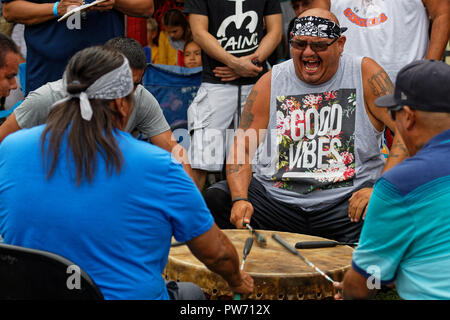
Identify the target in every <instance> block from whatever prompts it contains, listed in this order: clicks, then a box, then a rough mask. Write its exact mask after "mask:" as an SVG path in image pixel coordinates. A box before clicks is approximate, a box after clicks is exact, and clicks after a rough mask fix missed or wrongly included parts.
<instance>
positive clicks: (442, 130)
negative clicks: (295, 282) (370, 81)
mask: <svg viewBox="0 0 450 320" xmlns="http://www.w3.org/2000/svg"><path fill="white" fill-rule="evenodd" d="M449 92H450V66H449V65H447V64H445V63H443V62H440V61H435V60H420V61H415V62H412V63H410V64H409V65H407V66H405V67H404V68H403V69H402V70H400V72H399V74H398V76H397V81H396V86H395V92H394V94H391V95H387V96H384V97H380V98H378V99H377V100H376V101H375V103H376V105H377V106H378V107H386V108H388V110H389V111H390V113H391V117H392V118H393V119H394V120H395V123H396V126H397V129H398V132H399V134H400V135H401V137H402V138H403V140H404V142H405V145H406V147H407V149H408V152H409V154H410V155H411V156H412V157H411V158H408V159H406V160H404V161H403V162H402V163H400V164H398V165H397V166H395V167H394V168H392V169H391V170H389V171H387V172H386V173H385V174H383V175H382V177H381V178H380V179H379V180H378V182H377V183H376V185H375V188H374V191H373V193H372V197H371V198H370V203H369V207H368V210H367V214H366V219H365V223H364V226H363V229H362V233H361V237H360V243H359V246H358V247H357V249H356V250H355V252H354V254H353V262H352V269H350V270H349V271H348V272H347V274H346V276H345V278H344V282H343V286H342V284H337V287H343V297H344V298H349V299H352V298H353V299H355V298H356V299H358V298H359V299H361V298H363V299H364V298H369V297H371V296H372V295H373V294H374V293H375V292H376V289H379V288H380V286H381V285H387V284H391V283H395V285H396V288H397V290H398V293H399V295H400V297H402V298H403V299H415V300H417V299H420V300H422V299H450V278H449V276H448V273H447V272H446V270H448V266H449V265H450V205H449V203H450V161H449V160H448V158H449V156H450V96H449ZM341 297H342V296H341V295H338V296H337V297H336V298H341Z"/></svg>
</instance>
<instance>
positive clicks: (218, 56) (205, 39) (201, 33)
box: [192, 30, 237, 68]
mask: <svg viewBox="0 0 450 320" xmlns="http://www.w3.org/2000/svg"><path fill="white" fill-rule="evenodd" d="M192 35H193V38H194V41H195V42H196V43H197V44H198V45H199V46H200V47H201V48H202V50H203V51H205V53H206V54H207V55H208V56H210V57H211V58H213V59H215V60H217V61H220V62H222V63H223V64H224V65H227V66H229V67H230V68H233V67H234V65H235V64H236V63H237V62H236V61H237V58H236V57H235V56H233V55H232V54H230V53H228V52H227V51H225V49H224V48H222V46H221V45H220V43H219V42H218V41H217V39H216V38H215V37H214V36H212V35H211V34H210V33H209V32H208V31H207V30H196V31H194V30H193V32H192Z"/></svg>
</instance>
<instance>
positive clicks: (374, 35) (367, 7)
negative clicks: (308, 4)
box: [331, 0, 429, 82]
mask: <svg viewBox="0 0 450 320" xmlns="http://www.w3.org/2000/svg"><path fill="white" fill-rule="evenodd" d="M331 12H333V13H334V14H335V15H336V16H337V18H338V19H339V22H340V25H341V27H347V28H348V30H347V31H346V32H345V33H344V35H345V36H346V38H347V41H346V43H345V48H344V52H346V53H349V54H355V55H360V56H366V57H370V58H372V59H374V60H375V61H376V62H378V64H380V65H381V66H382V67H383V68H384V69H385V70H386V72H387V73H388V75H389V77H390V78H391V80H392V81H393V82H395V78H396V76H397V73H398V71H399V70H400V69H401V68H402V67H403V66H405V65H406V64H408V63H410V62H412V61H414V60H420V59H423V58H424V57H425V55H426V51H427V50H428V46H429V36H428V27H429V19H428V16H427V12H426V9H425V7H424V5H423V3H422V0H332V1H331Z"/></svg>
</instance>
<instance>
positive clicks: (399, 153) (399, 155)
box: [382, 132, 409, 173]
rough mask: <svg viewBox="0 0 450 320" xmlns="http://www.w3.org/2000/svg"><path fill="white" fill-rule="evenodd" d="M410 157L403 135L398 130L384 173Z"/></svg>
mask: <svg viewBox="0 0 450 320" xmlns="http://www.w3.org/2000/svg"><path fill="white" fill-rule="evenodd" d="M408 157H409V152H408V149H407V148H406V146H405V143H404V142H403V139H402V137H401V136H400V134H399V133H398V132H397V134H396V135H395V136H394V140H393V141H392V147H391V149H390V150H389V157H388V159H387V160H386V164H385V166H384V168H383V171H382V173H384V172H386V171H388V170H389V169H391V168H392V167H394V166H395V165H397V164H399V163H400V162H402V161H403V160H404V159H406V158H408Z"/></svg>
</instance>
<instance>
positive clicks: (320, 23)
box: [292, 16, 347, 39]
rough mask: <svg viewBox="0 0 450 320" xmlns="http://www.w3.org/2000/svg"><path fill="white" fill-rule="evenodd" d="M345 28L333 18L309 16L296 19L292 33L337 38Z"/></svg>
mask: <svg viewBox="0 0 450 320" xmlns="http://www.w3.org/2000/svg"><path fill="white" fill-rule="evenodd" d="M345 30H347V28H346V27H343V28H341V27H339V26H338V25H337V24H336V23H334V22H333V21H331V20H328V19H325V18H320V17H313V16H307V17H301V18H297V19H295V23H294V28H293V29H292V35H293V36H310V37H319V38H329V39H337V38H339V37H340V36H341V34H342V33H343V32H344V31H345Z"/></svg>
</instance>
